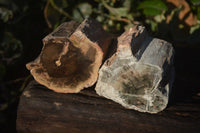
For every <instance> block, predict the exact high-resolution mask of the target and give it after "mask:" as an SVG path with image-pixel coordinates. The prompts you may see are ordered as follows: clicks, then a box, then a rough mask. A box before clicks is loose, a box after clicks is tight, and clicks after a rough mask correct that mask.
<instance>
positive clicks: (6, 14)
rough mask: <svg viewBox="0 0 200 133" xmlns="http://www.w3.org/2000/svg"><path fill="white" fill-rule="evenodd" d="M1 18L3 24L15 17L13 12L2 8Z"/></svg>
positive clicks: (0, 11) (0, 9)
mask: <svg viewBox="0 0 200 133" xmlns="http://www.w3.org/2000/svg"><path fill="white" fill-rule="evenodd" d="M0 16H1V19H2V20H3V22H7V21H8V20H9V19H11V18H12V17H13V12H12V11H11V10H8V9H6V8H0Z"/></svg>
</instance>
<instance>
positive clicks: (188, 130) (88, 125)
mask: <svg viewBox="0 0 200 133" xmlns="http://www.w3.org/2000/svg"><path fill="white" fill-rule="evenodd" d="M197 83H198V82H197ZM180 85H181V86H180ZM180 85H179V88H176V89H178V93H179V94H180V93H184V91H183V90H184V89H185V87H186V86H188V87H189V88H188V87H186V89H187V90H189V91H191V90H195V89H196V88H195V89H194V88H191V85H189V84H188V83H187V84H185V83H184V84H183V83H180ZM177 87H178V86H177ZM184 95H185V94H184ZM178 101H179V102H177V103H174V104H173V105H171V106H170V107H168V108H167V109H165V110H164V111H162V112H160V113H158V114H156V115H154V114H152V115H150V114H147V113H140V112H138V111H134V110H127V109H125V108H124V107H122V106H120V105H119V104H117V103H115V102H113V101H111V100H108V99H105V98H102V97H100V96H98V95H97V94H96V93H95V91H94V89H93V88H90V89H84V90H82V91H81V92H80V93H78V94H63V93H55V92H53V91H51V90H49V89H47V88H46V87H44V86H41V85H39V84H38V83H36V82H31V83H30V84H29V85H28V86H27V87H26V89H25V90H24V92H23V94H22V96H21V98H20V102H19V106H18V112H17V121H16V123H17V126H16V127H17V132H18V133H198V132H199V130H200V126H199V125H200V106H199V99H196V98H192V97H190V99H187V98H186V97H184V98H182V99H179V100H178Z"/></svg>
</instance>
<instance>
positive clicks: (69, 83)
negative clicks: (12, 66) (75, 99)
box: [26, 18, 111, 93]
mask: <svg viewBox="0 0 200 133" xmlns="http://www.w3.org/2000/svg"><path fill="white" fill-rule="evenodd" d="M110 42H111V36H110V34H108V33H107V32H105V31H104V30H103V28H102V27H101V25H100V24H99V23H98V22H97V21H95V20H93V19H89V18H88V19H85V20H84V21H83V22H82V23H81V24H80V25H79V24H78V23H77V22H74V21H71V22H66V23H63V24H62V25H60V26H59V27H58V28H57V29H56V30H55V31H54V32H52V33H51V34H49V35H48V36H46V37H45V38H44V39H43V44H44V46H43V48H42V51H41V53H40V55H39V57H38V58H37V59H36V60H35V61H33V62H31V63H28V64H27V65H26V66H27V68H28V69H29V70H30V72H31V74H32V75H33V77H34V78H35V80H36V81H37V82H39V83H40V84H42V85H45V86H46V87H48V88H49V89H52V90H54V91H56V92H62V93H76V92H79V91H80V90H81V89H83V88H85V87H89V86H92V85H93V84H94V83H95V82H96V80H97V77H98V70H99V67H100V65H101V64H102V60H103V59H104V57H105V55H106V53H107V49H108V47H109V44H110Z"/></svg>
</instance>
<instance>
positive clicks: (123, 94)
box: [95, 26, 174, 113]
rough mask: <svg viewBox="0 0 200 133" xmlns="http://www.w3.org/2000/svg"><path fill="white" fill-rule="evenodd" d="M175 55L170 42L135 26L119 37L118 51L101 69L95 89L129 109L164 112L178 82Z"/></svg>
mask: <svg viewBox="0 0 200 133" xmlns="http://www.w3.org/2000/svg"><path fill="white" fill-rule="evenodd" d="M173 56H174V50H173V47H172V45H171V44H170V43H168V42H166V41H164V40H160V39H157V38H152V37H150V36H148V34H147V32H146V30H145V28H144V27H142V26H135V27H133V28H131V29H130V30H128V31H126V32H124V33H123V34H122V35H121V36H120V37H118V46H117V51H116V52H115V54H114V55H113V56H112V57H110V58H109V59H108V60H106V61H105V63H104V64H103V66H102V67H101V69H100V70H99V78H98V81H97V84H96V89H95V90H96V92H97V93H98V94H99V95H101V96H104V97H106V98H108V99H111V100H113V101H115V102H118V103H120V104H121V105H123V106H124V107H126V108H128V109H135V110H138V111H141V112H148V113H157V112H159V111H162V110H163V109H165V108H166V106H167V104H168V100H169V94H170V91H171V88H172V84H173V81H174V69H173Z"/></svg>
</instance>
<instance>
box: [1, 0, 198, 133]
mask: <svg viewBox="0 0 200 133" xmlns="http://www.w3.org/2000/svg"><path fill="white" fill-rule="evenodd" d="M86 17H92V18H94V19H96V20H97V21H99V22H100V23H101V24H102V26H103V28H104V29H105V30H106V31H108V32H110V33H113V34H116V35H120V34H121V33H123V32H124V31H125V30H127V29H129V28H130V27H132V26H134V25H144V26H146V28H147V30H148V32H149V34H150V35H151V36H153V37H157V38H161V39H164V40H166V41H169V42H171V43H172V44H173V46H174V48H175V52H176V57H175V68H176V82H175V86H176V88H180V89H176V90H177V91H176V96H175V98H174V99H175V101H179V99H181V98H182V99H183V98H184V99H187V98H190V97H193V96H194V97H195V98H196V99H197V100H198V101H197V102H199V105H200V86H199V81H200V76H199V74H200V70H199V68H200V60H199V57H200V56H199V55H200V54H199V52H200V0H76V1H75V0H40V1H36V0H0V132H1V133H4V132H5V133H15V132H16V117H17V115H16V114H17V105H18V102H19V98H20V95H21V93H22V91H23V90H24V88H25V87H26V85H27V84H28V82H29V81H30V80H32V77H31V76H30V74H29V71H28V70H26V67H25V64H26V63H28V62H30V61H32V60H34V59H35V58H36V57H37V56H38V55H39V53H40V51H41V48H42V41H41V40H42V39H43V38H44V37H45V36H46V35H47V34H48V33H50V32H52V31H53V30H54V29H55V28H56V27H57V26H59V25H60V24H61V23H63V22H65V21H70V20H76V21H79V22H82V21H83V20H84V18H86ZM94 30H95V29H94ZM184 83H187V84H184ZM189 86H190V87H191V89H188V87H189ZM179 90H182V92H181V93H178V91H179Z"/></svg>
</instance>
